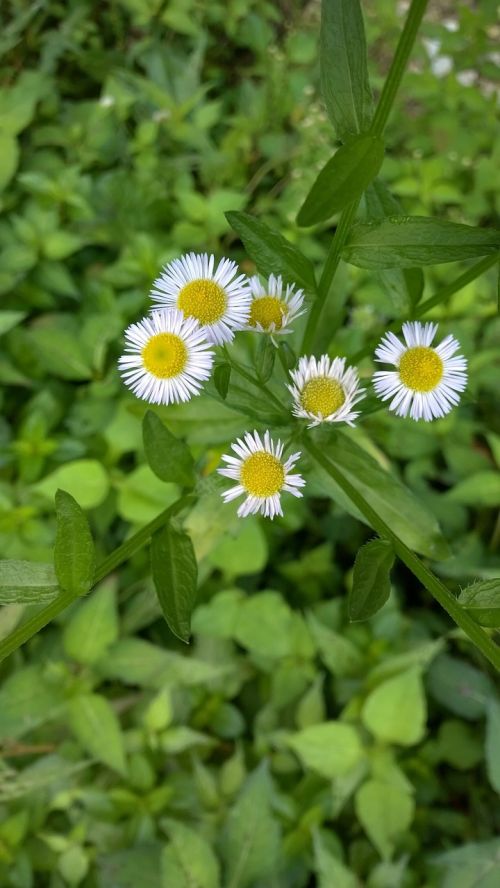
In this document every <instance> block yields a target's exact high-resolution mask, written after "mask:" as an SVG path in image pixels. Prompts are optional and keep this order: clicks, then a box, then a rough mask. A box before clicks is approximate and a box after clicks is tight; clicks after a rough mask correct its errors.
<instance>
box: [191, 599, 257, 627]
mask: <svg viewBox="0 0 500 888" xmlns="http://www.w3.org/2000/svg"><path fill="white" fill-rule="evenodd" d="M244 600H245V593H244V592H242V591H241V589H225V590H223V591H222V592H218V593H217V595H214V597H213V598H211V599H210V601H209V602H207V604H201V605H199V607H197V608H196V610H195V612H194V614H193V622H192V629H193V632H194V633H195V634H199V635H208V636H210V637H211V638H235V636H236V623H237V620H238V614H239V611H240V608H241V606H242V603H243V601H244Z"/></svg>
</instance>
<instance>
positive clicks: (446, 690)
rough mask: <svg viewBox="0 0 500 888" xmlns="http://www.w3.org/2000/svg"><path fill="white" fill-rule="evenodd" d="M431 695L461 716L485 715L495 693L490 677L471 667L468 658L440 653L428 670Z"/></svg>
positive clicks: (475, 717)
mask: <svg viewBox="0 0 500 888" xmlns="http://www.w3.org/2000/svg"><path fill="white" fill-rule="evenodd" d="M427 684H428V689H429V691H430V694H431V696H432V697H434V699H435V700H437V701H438V702H439V703H441V704H442V705H443V706H445V707H446V708H447V709H449V710H450V711H451V712H454V713H455V715H460V716H461V717H462V718H467V719H470V720H471V721H474V720H475V719H478V718H481V717H482V716H484V714H485V711H486V706H487V703H488V700H489V699H490V698H493V697H494V695H495V689H494V686H493V683H492V682H491V679H490V678H489V676H488V675H487V674H486V673H485V672H480V671H479V669H475V668H474V666H470V665H469V663H467V662H466V660H460V659H459V658H458V657H450V656H449V655H448V654H440V655H439V656H438V657H436V659H435V660H434V662H433V663H432V664H431V666H430V669H429V672H428V673H427Z"/></svg>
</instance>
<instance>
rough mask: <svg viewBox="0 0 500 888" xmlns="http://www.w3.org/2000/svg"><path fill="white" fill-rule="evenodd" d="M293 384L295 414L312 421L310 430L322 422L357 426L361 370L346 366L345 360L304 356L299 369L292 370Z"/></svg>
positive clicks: (361, 394)
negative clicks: (355, 423)
mask: <svg viewBox="0 0 500 888" xmlns="http://www.w3.org/2000/svg"><path fill="white" fill-rule="evenodd" d="M290 376H291V377H292V380H293V383H294V384H293V385H289V386H288V388H289V390H290V392H291V393H292V396H293V402H294V403H293V414H294V416H298V417H301V418H303V419H310V420H311V422H310V423H309V428H312V427H313V426H316V425H319V423H321V422H346V423H348V425H351V426H352V425H354V420H355V419H357V417H358V416H359V410H356V411H353V409H352V408H353V407H354V405H355V404H357V403H358V401H360V400H361V399H362V398H363V395H364V392H365V390H364V389H363V388H361V387H360V384H359V378H358V371H357V370H356V368H355V367H347V368H346V366H345V358H334V359H333V360H331V359H330V358H329V357H328V355H322V356H321V358H319V360H316V358H314V357H311V358H308V357H302V358H300V360H299V365H298V367H297V369H296V370H291V371H290Z"/></svg>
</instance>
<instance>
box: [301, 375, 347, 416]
mask: <svg viewBox="0 0 500 888" xmlns="http://www.w3.org/2000/svg"><path fill="white" fill-rule="evenodd" d="M300 400H301V403H302V406H303V408H304V410H307V411H308V412H309V413H313V414H314V415H315V416H330V414H331V413H335V411H336V410H338V409H339V408H340V407H342V404H344V402H345V392H344V389H343V388H342V386H341V385H340V382H337V380H336V379H329V377H328V376H318V377H317V378H316V379H310V380H309V382H306V384H305V386H304V388H303V389H302V392H301V395H300Z"/></svg>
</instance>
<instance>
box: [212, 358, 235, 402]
mask: <svg viewBox="0 0 500 888" xmlns="http://www.w3.org/2000/svg"><path fill="white" fill-rule="evenodd" d="M213 379H214V385H215V388H216V389H217V391H218V393H219V395H220V396H221V398H222V400H223V401H225V400H226V398H227V393H228V389H229V380H230V379H231V364H228V363H224V364H217V366H216V368H215V370H214V375H213Z"/></svg>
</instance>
